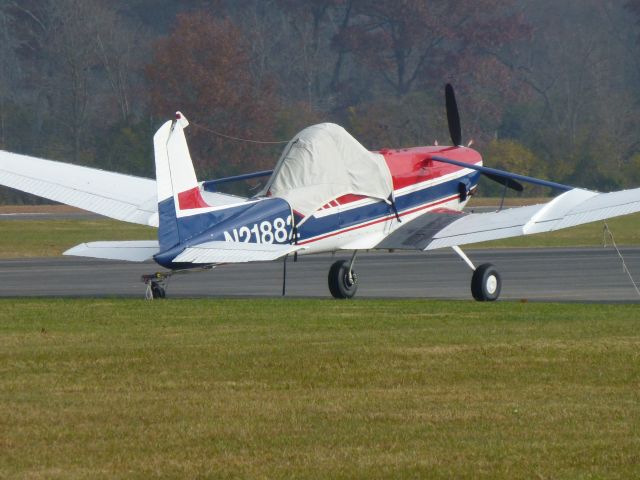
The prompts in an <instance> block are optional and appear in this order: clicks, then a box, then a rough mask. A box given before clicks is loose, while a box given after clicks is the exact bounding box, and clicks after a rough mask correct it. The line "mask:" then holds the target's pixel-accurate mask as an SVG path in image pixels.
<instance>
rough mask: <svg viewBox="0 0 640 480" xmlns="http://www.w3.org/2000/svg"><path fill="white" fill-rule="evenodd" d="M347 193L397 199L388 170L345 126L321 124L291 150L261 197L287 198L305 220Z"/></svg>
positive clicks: (309, 129) (296, 140) (289, 147)
mask: <svg viewBox="0 0 640 480" xmlns="http://www.w3.org/2000/svg"><path fill="white" fill-rule="evenodd" d="M349 193H352V194H358V195H364V196H367V197H373V198H379V199H381V200H385V201H388V200H389V199H390V197H391V194H392V193H393V180H392V178H391V172H389V167H388V166H387V163H386V162H385V160H384V157H383V156H382V155H380V154H379V153H372V152H370V151H368V150H367V149H366V148H364V147H363V146H362V145H360V143H359V142H358V141H357V140H356V139H355V138H353V137H352V136H351V135H349V133H347V131H346V130H345V129H344V128H342V127H341V126H339V125H336V124H334V123H320V124H318V125H312V126H310V127H307V128H305V129H304V130H302V131H301V132H300V133H298V135H296V136H295V137H294V138H293V140H291V141H290V142H289V143H288V144H287V146H286V148H285V149H284V152H283V153H282V156H281V157H280V160H278V163H277V165H276V167H275V169H274V171H273V174H272V175H271V177H270V178H269V181H268V182H267V185H266V186H265V187H264V189H263V190H262V191H261V192H260V194H259V195H271V196H273V197H280V198H283V199H285V200H286V201H287V202H289V204H290V205H291V207H292V208H293V209H294V210H296V211H297V212H299V213H301V214H302V215H304V217H305V218H306V217H307V216H309V215H310V214H312V213H313V212H315V211H316V210H317V209H318V208H320V207H322V206H323V205H325V204H327V203H328V202H330V201H331V200H334V199H336V198H338V197H341V196H342V195H346V194H349Z"/></svg>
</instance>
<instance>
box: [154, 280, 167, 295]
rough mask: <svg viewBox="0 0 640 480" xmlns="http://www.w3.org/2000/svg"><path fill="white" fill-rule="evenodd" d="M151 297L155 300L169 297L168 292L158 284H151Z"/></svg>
mask: <svg viewBox="0 0 640 480" xmlns="http://www.w3.org/2000/svg"><path fill="white" fill-rule="evenodd" d="M151 295H152V296H153V298H154V299H155V298H165V297H166V296H167V292H166V291H165V289H164V288H163V287H162V285H160V284H158V283H157V282H151Z"/></svg>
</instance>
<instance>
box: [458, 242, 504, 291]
mask: <svg viewBox="0 0 640 480" xmlns="http://www.w3.org/2000/svg"><path fill="white" fill-rule="evenodd" d="M452 248H453V251H454V252H456V253H457V254H458V255H459V256H460V258H462V260H464V262H465V263H466V264H467V265H469V267H470V268H471V270H473V276H472V277H471V295H473V298H475V299H476V300H477V301H479V302H493V301H494V300H497V299H498V297H499V296H500V290H501V289H502V279H501V278H500V274H499V273H498V270H497V269H496V267H494V266H493V265H492V264H490V263H483V264H482V265H480V266H479V267H478V268H476V267H475V265H474V264H473V262H471V260H470V259H469V257H467V256H466V255H465V253H464V252H463V251H462V249H461V248H460V247H458V246H454V247H452Z"/></svg>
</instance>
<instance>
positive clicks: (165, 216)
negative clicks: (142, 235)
mask: <svg viewBox="0 0 640 480" xmlns="http://www.w3.org/2000/svg"><path fill="white" fill-rule="evenodd" d="M188 125H189V122H188V121H187V119H186V118H184V116H183V115H182V114H181V113H180V112H178V113H176V119H175V120H173V121H170V122H167V123H165V124H164V125H163V126H162V127H160V129H159V130H158V131H157V132H156V134H155V135H154V137H153V146H154V151H155V158H156V184H157V187H158V214H159V228H158V240H159V242H160V250H167V249H169V248H171V247H173V246H175V245H178V244H179V243H181V242H182V241H183V240H184V238H183V235H182V233H181V231H180V224H179V222H178V217H179V216H180V213H181V212H182V211H185V210H192V209H197V208H204V207H208V205H207V204H206V203H205V201H204V200H203V199H202V195H201V194H200V187H199V185H198V180H197V178H196V173H195V170H194V169H193V162H192V160H191V155H190V154H189V148H188V147H187V139H186V138H185V136H184V131H183V130H184V128H186V127H187V126H188Z"/></svg>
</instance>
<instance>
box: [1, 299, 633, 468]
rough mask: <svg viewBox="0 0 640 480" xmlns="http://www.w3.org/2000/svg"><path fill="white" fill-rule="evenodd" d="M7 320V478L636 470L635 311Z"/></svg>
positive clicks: (168, 306)
mask: <svg viewBox="0 0 640 480" xmlns="http://www.w3.org/2000/svg"><path fill="white" fill-rule="evenodd" d="M0 312H2V313H1V314H0V315H1V317H2V320H1V321H0V331H1V334H0V478H34V479H40V478H65V479H69V478H71V479H73V478H92V479H93V478H127V479H129V478H158V477H161V478H181V479H182V478H303V479H304V478H390V479H391V478H393V479H395V478H505V479H507V478H508V479H512V478H625V479H627V478H638V477H640V329H639V328H638V327H639V324H638V319H639V318H640V315H639V313H640V311H639V309H638V306H637V305H550V304H530V303H498V304H478V303H473V302H433V301H419V300H416V301H406V300H403V301H353V302H335V301H324V300H286V301H285V300H280V299H277V300H172V301H171V302H161V301H156V302H150V303H149V302H143V301H133V300H127V301H124V300H115V299H114V300H109V299H106V300H105V299H103V300H93V301H91V300H0Z"/></svg>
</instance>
